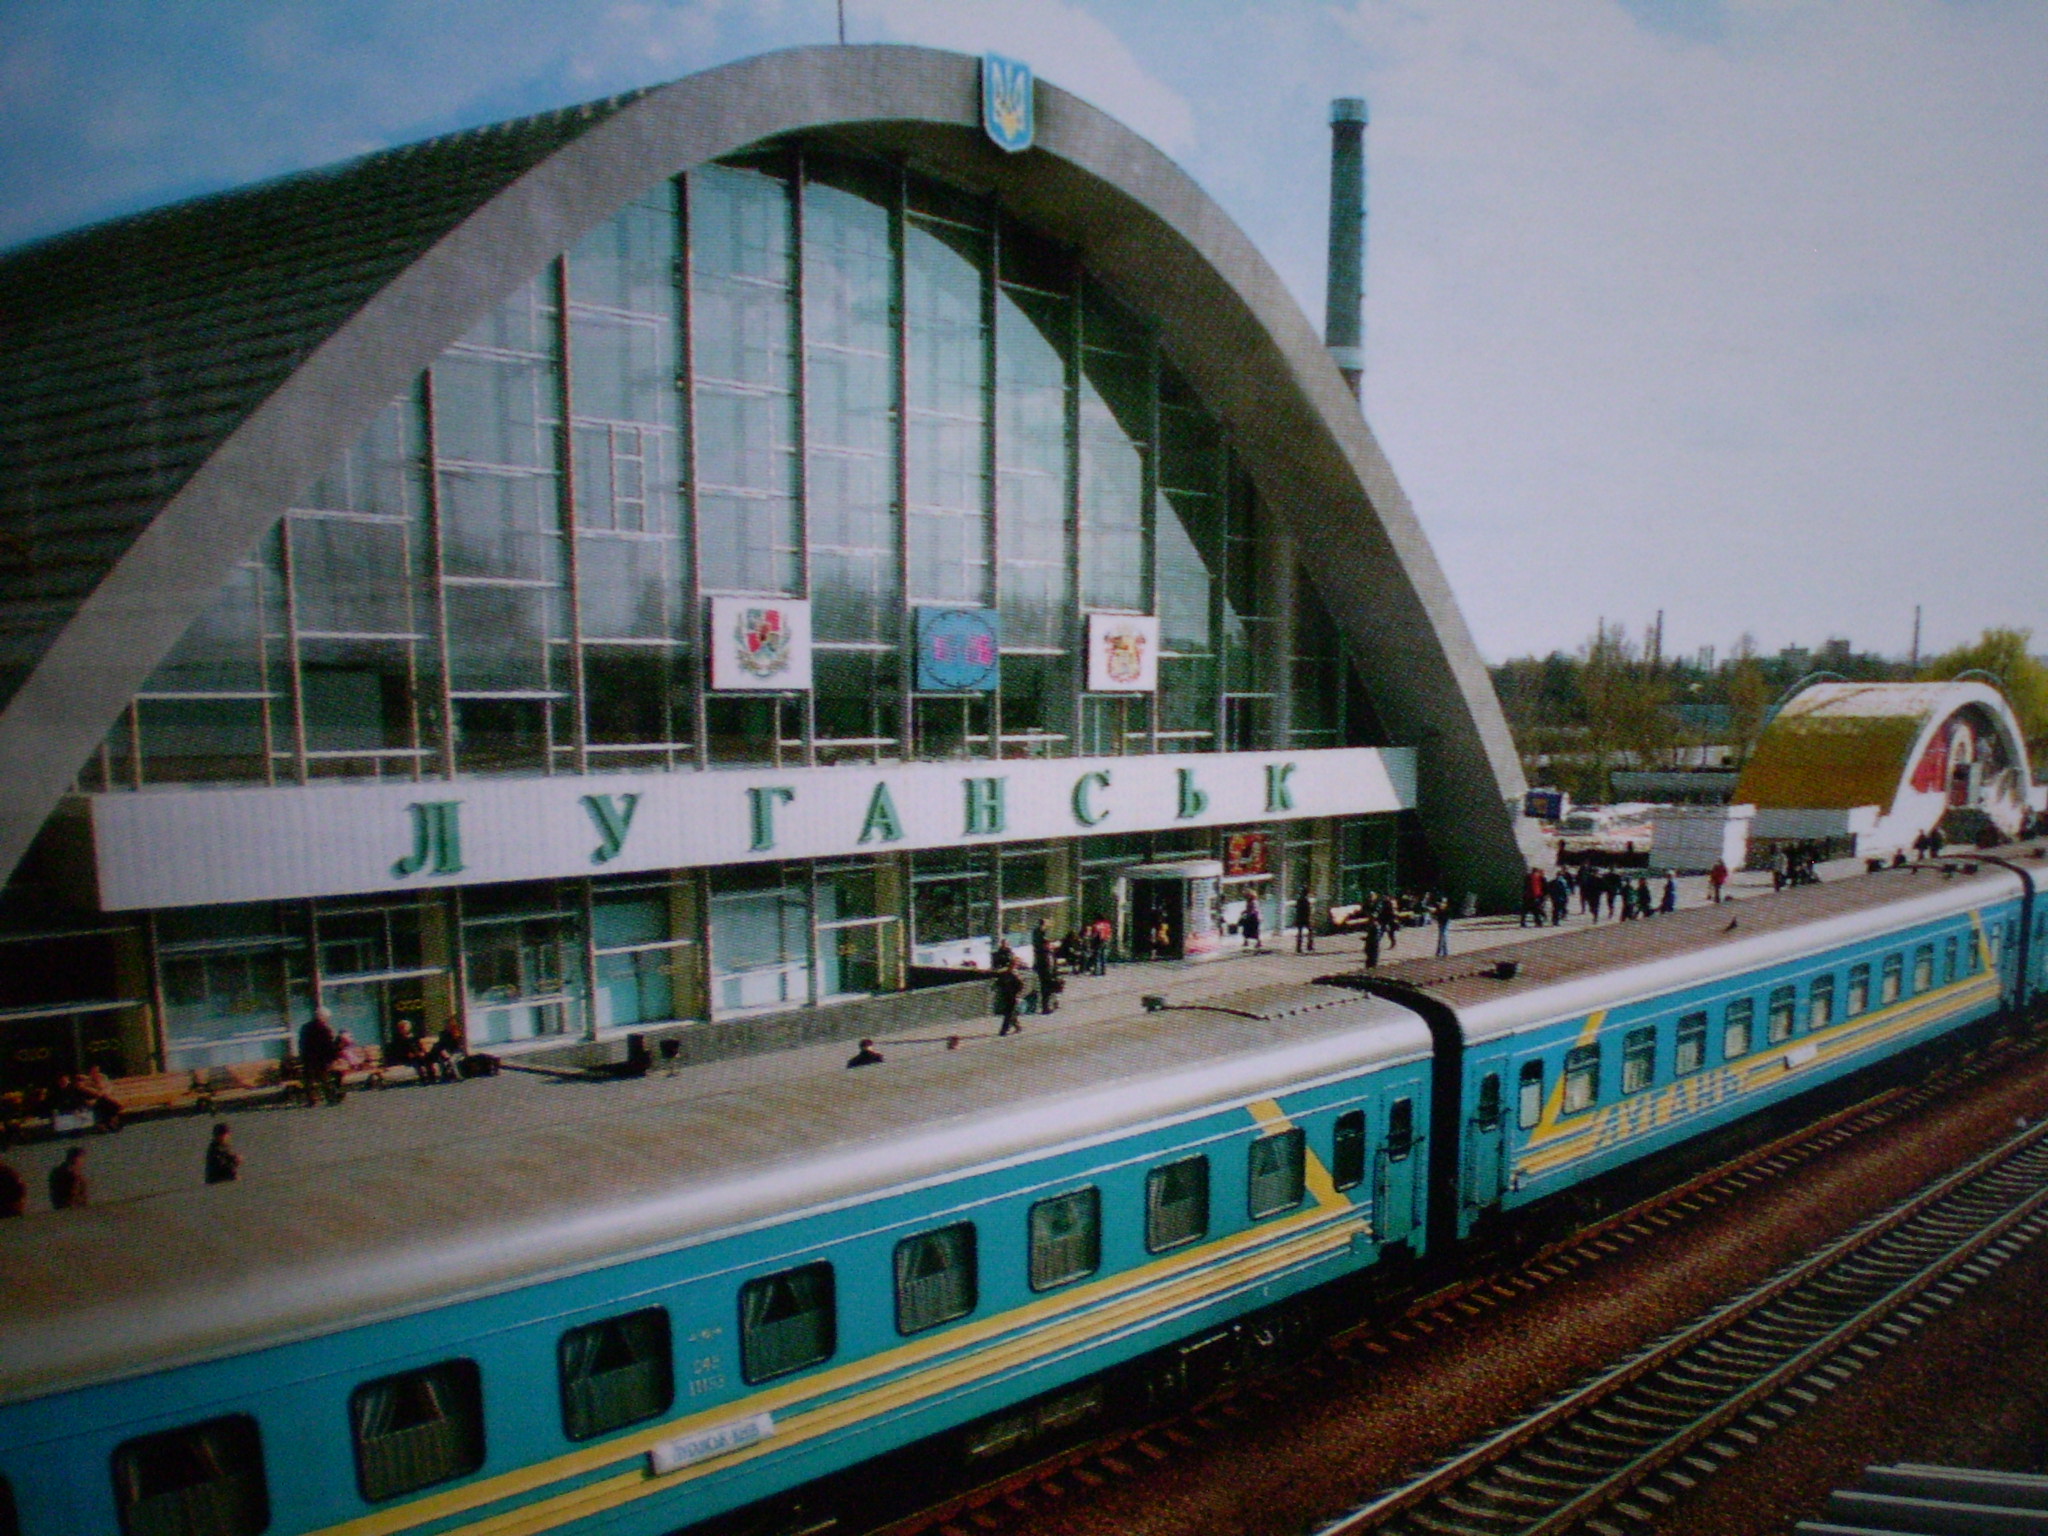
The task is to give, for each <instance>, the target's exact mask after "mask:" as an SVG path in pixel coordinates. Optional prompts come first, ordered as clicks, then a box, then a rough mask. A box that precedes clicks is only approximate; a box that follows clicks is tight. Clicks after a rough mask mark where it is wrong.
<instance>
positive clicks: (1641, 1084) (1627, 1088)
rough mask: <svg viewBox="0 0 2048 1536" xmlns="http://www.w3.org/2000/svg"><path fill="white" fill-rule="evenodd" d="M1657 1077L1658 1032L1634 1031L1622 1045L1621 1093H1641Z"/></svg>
mask: <svg viewBox="0 0 2048 1536" xmlns="http://www.w3.org/2000/svg"><path fill="white" fill-rule="evenodd" d="M1656 1075H1657V1031H1656V1030H1654V1029H1632V1030H1630V1031H1629V1032H1628V1034H1627V1036H1626V1037H1624V1039H1623V1040H1622V1043H1621V1091H1622V1092H1623V1093H1641V1092H1642V1091H1643V1090H1644V1089H1645V1088H1647V1087H1649V1086H1650V1083H1651V1081H1652V1080H1653V1079H1654V1078H1655V1077H1656Z"/></svg>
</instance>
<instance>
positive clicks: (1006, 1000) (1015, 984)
mask: <svg viewBox="0 0 2048 1536" xmlns="http://www.w3.org/2000/svg"><path fill="white" fill-rule="evenodd" d="M1023 996H1024V978H1023V977H1022V976H1020V975H1018V974H1017V965H1016V961H1015V960H1014V959H1012V961H1011V962H1010V964H1008V965H1006V966H1004V967H1003V968H1002V969H1001V970H999V971H997V972H996V1015H997V1017H999V1018H1000V1019H1001V1020H1002V1021H1003V1027H1002V1028H1001V1029H999V1030H997V1031H996V1033H997V1034H998V1035H1017V1034H1022V1033H1023V1026H1022V1025H1021V1024H1019V1023H1018V1022H1017V1004H1018V1003H1019V1002H1020V1001H1021V1000H1022V999H1023Z"/></svg>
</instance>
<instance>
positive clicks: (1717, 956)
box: [1369, 847, 2048, 1045]
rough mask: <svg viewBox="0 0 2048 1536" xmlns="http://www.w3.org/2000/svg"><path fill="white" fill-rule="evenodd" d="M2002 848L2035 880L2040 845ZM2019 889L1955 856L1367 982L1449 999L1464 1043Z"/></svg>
mask: <svg viewBox="0 0 2048 1536" xmlns="http://www.w3.org/2000/svg"><path fill="white" fill-rule="evenodd" d="M1999 857H2001V858H2009V859H2011V860H2012V862H2014V863H2017V864H2019V865H2021V866H2022V867H2024V868H2026V869H2028V871H2029V872H2030V873H2031V874H2032V875H2033V876H2034V878H2035V880H2036V881H2037V882H2039V881H2040V880H2041V877H2042V876H2043V875H2048V858H2044V857H2043V850H2040V849H2035V848H2032V847H2029V848H2028V849H2027V850H2025V851H2024V852H2014V851H2012V850H2005V851H2002V852H2001V853H2000V854H1999ZM2019 890H2020V880H2019V878H2018V877H2017V876H2016V875H2014V874H2012V873H2011V872H2010V871H2008V870H2006V869H2004V868H2001V867H2000V866H1998V865H1996V864H1991V863H1988V862H1984V861H1983V860H1981V859H1977V858H1973V857H1971V856H1968V855H1959V856H1958V857H1956V858H1954V859H1947V860H1943V861H1942V862H1940V863H1938V864H1922V865H1908V866H1906V867H1904V868H1901V869H1885V870H1881V871H1878V872H1876V873H1872V874H1864V875H1857V876H1854V877H1852V878H1850V879H1846V880H1838V881H1832V882H1829V883H1827V884H1822V885H1808V886H1795V887H1793V888H1791V889H1788V890H1784V891H1780V892H1776V893H1774V894H1772V895H1769V896H1756V897H1748V898H1744V899H1742V900H1740V901H1731V902H1724V903H1722V904H1720V905H1718V906H1714V905H1709V906H1704V907H1690V908H1686V909H1684V910H1682V911H1678V912H1670V913H1664V914H1661V915H1659V916H1657V917H1654V918H1650V919H1647V920H1643V921H1638V922H1633V923H1611V924H1607V925H1604V926H1600V927H1594V928H1579V929H1574V930H1572V931H1570V932H1566V933H1559V934H1555V935H1552V936H1549V937H1546V938H1541V939H1531V940H1527V941H1524V942H1521V943H1516V944H1508V945H1501V946H1498V947H1496V948H1493V949H1487V950H1479V951H1468V952H1467V953H1465V954H1462V955H1457V956H1454V957H1452V958H1450V959H1444V960H1410V961H1404V962H1401V963H1399V964H1396V965H1389V966H1385V967H1383V968H1382V969H1381V970H1379V971H1378V972H1377V973H1374V975H1373V977H1372V979H1371V981H1370V983H1369V984H1370V985H1372V986H1373V987H1374V988H1375V989H1377V990H1379V991H1380V992H1382V993H1383V994H1384V995H1386V996H1390V997H1397V998H1398V997H1404V996H1405V997H1411V998H1414V999H1416V1000H1418V1001H1419V1002H1424V1003H1436V1004H1440V1005H1442V1006H1443V1007H1445V1008H1448V1009H1449V1010H1450V1011H1451V1012H1452V1013H1453V1014H1455V1015H1456V1017H1457V1020H1458V1024H1459V1027H1460V1028H1461V1029H1462V1030H1463V1032H1464V1036H1465V1040H1466V1043H1467V1044H1472V1045H1476V1044H1478V1043H1480V1042H1482V1041H1486V1040H1491V1039H1496V1038H1498V1037H1499V1036H1502V1035H1508V1034H1513V1033H1515V1032H1517V1031H1519V1030H1522V1029H1527V1028H1531V1027H1534V1026H1536V1025H1540V1024H1545V1023H1551V1022H1555V1021H1557V1020H1560V1019H1566V1018H1570V1017H1572V1016H1574V1015H1581V1014H1585V1013H1587V1012H1589V1011H1591V1010H1593V1009H1596V1008H1610V1007H1614V1006H1617V1005H1620V1004H1625V1003H1628V1002H1630V1001H1632V1000H1634V999H1637V998H1642V997H1652V996H1656V995H1658V994H1660V993H1664V992H1668V991H1672V990H1674V989H1676V988H1678V987H1681V986H1685V985H1689V984H1696V983H1699V982H1707V981H1712V980H1714V979H1715V978H1717V977H1720V976H1726V975H1730V974H1734V973H1739V972H1743V971H1749V970H1754V969H1756V968H1758V967H1760V966H1765V965H1771V964H1775V963H1777V962H1780V961H1784V960H1795V959H1798V958H1799V957H1801V956H1804V955H1809V954H1814V953H1818V952H1819V951H1821V950H1824V949H1828V948H1832V947H1834V946H1836V945H1839V944H1844V943H1850V942H1853V941H1854V940H1856V939H1858V938H1863V937H1870V936H1875V935H1878V934H1882V933H1885V932H1889V931H1890V930H1892V929H1895V928H1898V927H1903V926H1906V925H1908V924H1911V923H1916V922H1924V921H1929V920H1932V919H1935V918H1939V917H1944V916H1950V915H1953V914H1955V913H1957V912H1963V911H1968V910H1969V909H1971V908H1973V907H1979V906H1982V905H1983V904H1984V903H1986V902H1989V901H1996V900H1998V899H2000V898H2002V897H2006V896H2012V895H2017V894H2018V892H2019ZM1500 961H1513V962H1514V973H1513V975H1512V976H1508V977H1497V976H1496V975H1495V974H1494V967H1495V965H1496V964H1497V963H1498V962H1500Z"/></svg>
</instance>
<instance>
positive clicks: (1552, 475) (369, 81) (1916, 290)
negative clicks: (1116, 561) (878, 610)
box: [0, 0, 2048, 661]
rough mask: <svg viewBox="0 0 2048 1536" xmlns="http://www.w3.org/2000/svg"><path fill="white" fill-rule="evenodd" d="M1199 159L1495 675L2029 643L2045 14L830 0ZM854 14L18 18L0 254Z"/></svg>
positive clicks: (2044, 299) (1950, 9)
mask: <svg viewBox="0 0 2048 1536" xmlns="http://www.w3.org/2000/svg"><path fill="white" fill-rule="evenodd" d="M845 21H846V30H847V38H848V41H850V42H853V43H864V42H913V43H920V44H924V45H928V46H932V47H942V48H952V49H957V50H959V51H962V52H968V53H978V52H981V51H984V50H993V51H996V52H1000V53H1004V54H1008V55H1010V56H1013V57H1017V58H1021V59H1024V60H1026V61H1028V62H1029V63H1031V65H1032V66H1033V68H1034V69H1035V71H1036V73H1037V74H1038V76H1039V77H1040V78H1041V79H1044V80H1048V81H1051V82H1053V83H1055V84H1057V85H1060V86H1062V87H1064V88H1066V89H1068V90H1070V91H1073V92H1075V93H1076V94H1078V95H1080V96H1083V97H1085V98H1087V99H1088V100H1090V101H1092V102H1094V103H1095V104H1096V105H1098V106H1100V107H1102V108H1103V109H1105V110H1106V111H1108V112H1110V113H1112V114H1113V115H1115V116H1117V117H1118V118H1120V119H1121V120H1122V121H1124V122H1125V123H1126V124H1128V125H1129V126H1131V127H1132V128H1134V129H1136V130H1137V131H1138V132H1140V133H1142V134H1143V135H1145V136H1146V137H1147V138H1149V139H1150V140H1151V141H1152V142H1153V143H1155V144H1156V145H1158V146H1159V148H1160V149H1161V150H1163V151H1164V152H1165V153H1166V154H1168V155H1169V156H1171V157H1172V158H1173V159H1174V160H1175V161H1177V162H1178V163H1179V164H1180V165H1181V166H1182V167H1183V168H1184V169H1185V170H1186V171H1187V172H1188V173H1189V174H1190V175H1191V176H1193V178H1194V179H1195V180H1196V181H1197V182H1198V183H1199V184H1201V185H1202V186H1203V187H1204V188H1205V189H1206V190H1207V191H1208V192H1209V194H1210V195H1211V196H1212V197H1214V198H1215V199H1216V200H1217V202H1219V203H1220V204H1221V205H1222V206H1223V208H1224V209H1225V210H1226V211H1227V212H1228V213H1230V214H1231V215H1232V217H1234V218H1235V219H1236V220H1237V221H1238V222H1239V224H1240V225H1241V226H1242V227H1243V228H1244V230H1245V231H1246V232H1247V234H1248V235H1249V236H1250V238H1251V240H1252V242H1253V244H1255V245H1256V246H1257V247H1258V248H1259V250H1260V251H1261V252H1262V253H1263V254H1264V255H1265V256H1266V258H1267V259H1268V260H1269V261H1270V262H1271V263H1272V264H1273V266H1274V267H1275V269H1276V270H1277V271H1278V272H1279V273H1280V275H1281V277H1282V278H1283V279H1284V280H1285V282H1286V283H1287V285H1288V287H1289V288H1290V289H1291V290H1292V291H1293V292H1294V294H1295V296H1296V297H1297V299H1299V300H1300V301H1301V302H1302V305H1303V308H1304V310H1305V311H1306V312H1307V313H1308V315H1309V316H1310V318H1311V320H1312V322H1313V323H1314V324H1315V325H1316V326H1317V328H1318V329H1320V326H1321V321H1322V293H1323V252H1324V227H1325V225H1324V221H1325V218H1326V214H1327V210H1326V199H1327V195H1328V170H1327V155H1328V127H1327V114H1328V104H1329V101H1330V100H1331V98H1333V97H1337V96H1364V97H1366V98H1367V99H1368V101H1369V102H1370V108H1371V127H1370V129H1369V132H1368V137H1367V156H1368V167H1369V169H1368V180H1369V192H1368V208H1369V213H1368V235H1367V246H1368V261H1367V290H1368V292H1367V299H1366V381H1365V408H1366V415H1367V418H1368V420H1369V421H1370V422H1371V423H1372V426H1373V430H1374V431H1375V433H1376V434H1377V436H1378V438H1379V441H1380V443H1381V445H1382V447H1383V448H1384V449H1385V450H1386V453H1387V456H1388V458H1389V459H1390V460H1391V462H1392V464H1393V466H1394V469H1395V472H1396V474H1397V475H1398V476H1399V478H1400V480H1401V483H1402V485H1403V486H1404V487H1405V489H1406V490H1407V492H1408V495H1409V497H1410V499H1411V501H1412V502H1413V503H1414V506H1415V509H1416V512H1417V514H1418V515H1419V517H1420V518H1421V521H1422V525H1423V528H1424V530H1425V532H1426V533H1427V534H1428V536H1429V538H1430V540H1431V542H1432V544H1433V546H1434V548H1435V550H1436V554H1437V557H1438V559H1439V560H1440V561H1441V562H1442V563H1443V566H1444V568H1445V570H1446V572H1447V574H1448V576H1449V578H1450V581H1451V585H1452V587H1453V589H1454V590H1455V592H1456V594H1457V596H1458V600H1459V603H1460V606H1461V607H1462V609H1463V612H1464V614H1465V617H1466V620H1467V622H1468V623H1469V624H1470V625H1471V628H1472V630H1473V633H1474V635H1475V636H1476V638H1477V639H1478V642H1479V646H1480V649H1481V651H1482V653H1483V654H1484V655H1485V656H1486V657H1487V658H1488V659H1489V660H1491V661H1500V660H1503V659H1505V658H1507V657H1509V656H1515V655H1524V654H1532V653H1537V654H1540V653H1543V652H1547V651H1550V650H1553V649H1562V650H1567V651H1569V650H1572V649H1574V648H1576V647H1578V646H1580V645H1582V644H1583V643H1584V642H1585V641H1586V640H1587V639H1588V638H1589V637H1590V636H1591V635H1592V633H1593V630H1594V627H1595V625H1596V624H1597V623H1598V622H1600V621H1601V620H1603V619H1604V620H1605V621H1606V622H1608V623H1609V624H1614V623H1617V622H1618V623H1621V624H1624V625H1626V626H1627V627H1628V629H1629V630H1630V631H1631V632H1632V633H1634V634H1638V635H1640V634H1641V633H1642V632H1643V630H1644V629H1645V628H1646V626H1647V625H1648V624H1649V623H1650V622H1651V621H1652V620H1653V618H1654V617H1655V615H1656V614H1657V613H1658V612H1660V611H1661V612H1662V613H1663V614H1664V616H1665V618H1664V638H1665V650H1666V653H1667V654H1670V653H1691V652H1694V651H1697V650H1698V649H1700V648H1701V647H1704V646H1714V647H1716V648H1717V650H1718V651H1719V652H1720V654H1722V655H1724V656H1725V655H1726V654H1727V652H1728V651H1729V649H1730V648H1731V647H1732V646H1733V645H1734V644H1735V643H1736V642H1737V640H1738V638H1739V637H1741V636H1743V635H1745V634H1747V635H1749V636H1751V637H1753V638H1754V641H1755V643H1756V644H1757V645H1758V646H1759V648H1760V649H1762V650H1764V651H1767V652H1768V651H1776V650H1777V649H1779V648H1780V647H1782V646H1785V645H1790V644H1803V645H1808V646H1818V645H1819V644H1820V643H1821V642H1822V641H1823V640H1824V639H1826V638H1828V637H1830V636H1842V637H1846V638H1848V639H1849V640H1850V641H1852V642H1853V643H1854V644H1855V645H1856V646H1857V648H1858V649H1865V650H1872V651H1877V652H1881V653H1885V654H1890V655H1898V656H1903V655H1905V654H1906V653H1907V651H1908V650H1909V648H1910V646H1911V644H1912V639H1913V615H1914V609H1915V606H1916V605H1919V606H1920V607H1921V608H1922V610H1923V613H1924V619H1923V624H1922V631H1921V649H1922V652H1923V653H1928V652H1932V651H1936V650H1939V649H1942V648H1945V647H1948V646H1951V645H1955V644H1958V643H1961V642H1962V641H1965V640H1968V639H1970V638H1972V637H1974V636H1975V635H1976V634H1977V633H1978V632H1979V631H1980V630H1982V629H1984V628H1986V627H1988V626H1992V625H2007V626H2017V627H2021V628H2027V629H2031V630H2033V631H2034V633H2035V645H2034V649H2035V650H2036V651H2042V650H2048V579H2044V578H2048V555H2044V542H2048V432H2044V424H2048V90H2044V89H2043V88H2042V85H2041V82H2042V81H2043V80H2044V79H2048V5H2043V4H2041V3H2040V0H1832V3H1830V0H1540V3H1516V0H1441V3H1439V0H1344V3H1327V4H1325V3H1315V0H846V7H845ZM837 25H838V19H837V15H836V13H835V7H834V4H833V3H832V0H292V3H285V0H5V3H4V4H0V246H11V245H14V244H17V243H20V242H22V241H26V240H30V239H34V238H36V237H38V236H41V235H46V234H50V233H54V232H56V231H59V230H64V229H69V228H72V227H75V226H77V225H79V224H83V223H87V222H91V221H94V220H97V219H102V218H107V217H111V216H115V215H119V214H123V213H128V212H132V211H135V210H138V209H141V208H147V207H153V206H156V205H158V204H161V203H165V202H170V201H175V200H177V199H180V198H184V197H189V196H193V195H197V194H199V193H203V192H207V191H212V190H215V189H218V188H223V187H230V186H236V185H240V184H242V183H245V182H249V181H253V180H258V179H261V178H264V177H268V176H274V175H278V174H281V173H284V172H288V171H293V170H298V169H302V168H305V167H309V166H315V165H322V164H327V163H329V162H332V161H335V160H339V159H343V158H346V157H349V156H352V155H357V154H361V153H364V152H367V151H369V150H373V149H377V148H381V147H385V146H389V145H396V144H404V143H408V142H411V141H413V140H416V139H421V138H426V137H430V136H432V135H435V134H438V133H444V132H448V131H451V130H453V129H456V128H461V127H467V126H472V125H475V124H480V123H489V122H496V121H499V120H502V119H504V118H508V117H515V116H521V115H524V114H527V113H530V112H538V111H542V110H545V109H547V108H550V107H556V106H561V105H566V104H569V103H573V102H578V101H585V100H590V99H593V98H596V97H600V96H606V95H610V94H612V93H614V92H617V91H622V90H627V89H631V88H634V87H637V86H642V85H649V84H654V83H658V82H660V81H663V80H669V79H675V78H678V77H680V76H683V75H687V74H692V73H694V72H696V71H698V70H700V69H705V68H708V67H710V66H713V65H716V64H720V63H724V62H727V61H730V60H732V59H737V58H743V57H746V56H747V55H750V54H754V53H759V52H763V51H766V50H769V49H773V48H779V47H787V46H792V45H799V44H817V43H830V42H832V41H834V40H835V36H836V29H837Z"/></svg>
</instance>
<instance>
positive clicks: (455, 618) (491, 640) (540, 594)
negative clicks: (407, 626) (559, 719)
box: [446, 586, 560, 693]
mask: <svg viewBox="0 0 2048 1536" xmlns="http://www.w3.org/2000/svg"><path fill="white" fill-rule="evenodd" d="M446 602H447V605H448V686H449V687H450V688H451V689H453V690H454V691H455V692H457V693H529V692H530V693H539V692H544V691H546V689H547V688H548V659H549V645H548V642H549V641H550V640H552V639H556V638H559V636H560V628H559V621H560V613H559V608H558V604H557V602H556V594H555V591H554V589H552V588H549V587H499V586H484V587H471V586H461V587H456V586H451V587H449V588H448V591H447V594H446Z"/></svg>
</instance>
